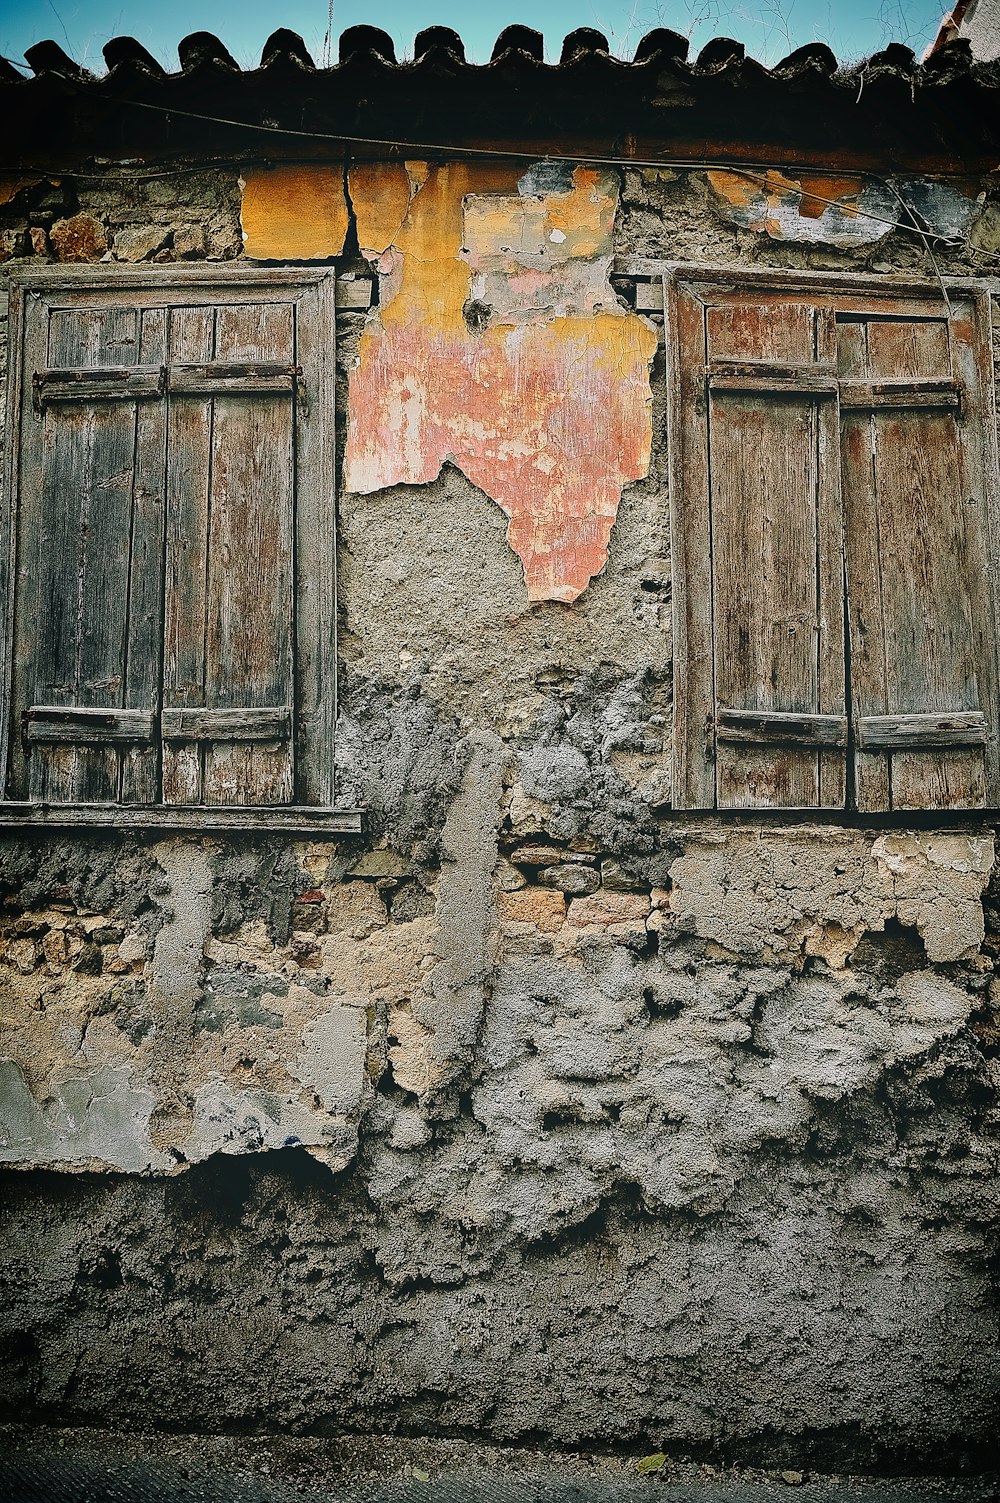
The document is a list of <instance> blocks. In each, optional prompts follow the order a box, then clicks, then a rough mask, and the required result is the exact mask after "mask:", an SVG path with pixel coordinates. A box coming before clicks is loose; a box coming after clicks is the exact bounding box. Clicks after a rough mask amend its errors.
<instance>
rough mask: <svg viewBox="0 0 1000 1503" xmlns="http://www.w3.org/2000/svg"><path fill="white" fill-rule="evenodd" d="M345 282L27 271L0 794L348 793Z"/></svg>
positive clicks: (17, 297) (193, 799)
mask: <svg viewBox="0 0 1000 1503" xmlns="http://www.w3.org/2000/svg"><path fill="white" fill-rule="evenodd" d="M333 288H334V284H333V280H332V277H331V276H330V275H329V273H327V272H316V271H312V270H310V271H297V270H285V269H282V270H276V271H256V272H255V271H252V270H245V269H240V270H238V271H233V270H228V271H219V270H218V269H214V268H209V269H206V268H197V269H184V270H178V269H177V268H171V269H170V273H169V275H165V274H164V273H163V272H161V271H160V269H159V268H157V269H155V270H150V271H142V272H127V273H126V272H123V271H122V270H119V269H115V270H114V271H112V270H111V269H109V270H108V272H107V274H106V275H98V274H95V272H94V271H93V270H92V269H87V270H86V272H85V274H81V275H79V276H75V277H74V276H72V275H69V276H67V275H66V274H65V273H64V272H63V273H59V274H57V275H49V276H45V275H42V274H35V275H34V276H29V277H25V278H22V279H21V280H20V281H19V282H18V283H17V285H16V286H15V290H14V294H13V298H12V309H11V311H12V320H11V322H12V331H13V340H12V354H13V360H12V375H13V381H12V387H13V389H12V391H11V400H10V405H9V414H10V427H11V432H12V437H13V440H14V441H13V443H12V446H11V449H12V463H11V469H10V482H11V484H10V487H9V494H10V495H11V498H12V505H11V511H10V516H9V519H8V523H9V526H8V536H9V543H10V548H9V552H8V553H7V554H6V555H5V559H4V563H5V565H6V569H7V574H8V578H7V581H6V588H5V591H4V594H5V597H6V601H7V604H8V611H7V616H6V622H5V627H6V660H5V683H4V688H5V692H4V700H3V714H2V719H0V739H2V746H3V754H4V769H5V801H6V804H7V806H8V807H10V806H11V805H16V804H18V803H21V804H24V805H26V806H39V807H42V808H46V807H48V808H51V809H54V810H62V811H65V810H66V808H68V807H80V806H86V807H87V808H88V809H89V810H91V811H92V810H93V808H94V807H95V806H102V807H104V808H106V809H109V810H111V811H112V812H114V811H119V812H120V814H121V815H122V816H124V815H125V814H126V812H127V811H129V810H133V811H134V810H135V809H136V808H149V807H152V806H156V807H158V808H160V809H161V810H163V811H167V812H169V811H170V810H174V811H176V812H177V813H178V815H180V814H184V813H189V811H191V810H194V809H198V810H201V811H203V812H204V820H203V822H205V823H225V818H224V814H225V811H227V810H246V809H249V808H253V809H257V810H263V811H267V810H269V809H273V810H274V811H279V810H280V809H281V808H282V807H283V806H284V807H288V806H306V807H308V808H311V809H315V810H324V809H331V808H332V806H333V802H334V800H333V792H334V790H333V726H334V717H335V712H336V706H335V684H336V671H335V664H336V656H335V641H334V622H335V602H334V559H335V546H334V474H335V468H334V451H333V433H334V414H333V372H334V339H335V333H334V331H335V316H334V295H333ZM125 822H127V820H125ZM235 822H236V823H239V822H240V820H239V819H237V820H236V821H235Z"/></svg>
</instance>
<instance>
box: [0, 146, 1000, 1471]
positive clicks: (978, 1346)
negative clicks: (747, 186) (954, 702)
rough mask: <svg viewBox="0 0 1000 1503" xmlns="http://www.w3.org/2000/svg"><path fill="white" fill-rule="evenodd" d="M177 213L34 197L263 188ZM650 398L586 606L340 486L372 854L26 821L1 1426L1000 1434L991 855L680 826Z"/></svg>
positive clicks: (689, 213)
mask: <svg viewBox="0 0 1000 1503" xmlns="http://www.w3.org/2000/svg"><path fill="white" fill-rule="evenodd" d="M181 184H182V186H180V187H179V186H178V184H177V182H173V183H171V184H164V183H163V182H162V181H159V182H156V183H150V184H149V185H148V187H147V188H146V189H144V190H141V191H140V190H139V189H135V188H132V189H129V190H127V191H126V190H124V189H123V190H122V194H121V197H120V198H119V199H116V198H115V196H114V193H113V192H111V191H110V190H107V189H106V190H105V191H104V193H103V195H102V196H100V197H95V196H94V195H93V194H91V195H90V196H89V197H87V195H82V196H81V197H80V199H79V201H75V200H74V201H72V202H70V201H68V200H65V199H64V200H62V201H60V202H59V203H55V202H54V201H53V203H52V205H51V207H50V209H49V210H41V209H40V210H39V213H40V214H42V213H45V212H47V213H49V215H50V218H51V217H55V216H57V215H59V214H63V215H65V214H66V213H70V212H73V211H74V210H76V209H84V210H86V211H88V212H100V213H101V214H102V215H104V216H105V218H106V219H107V220H108V223H109V225H110V226H111V228H112V230H113V229H114V228H115V226H116V225H118V226H120V227H130V228H131V229H135V228H136V226H138V227H139V228H141V225H142V222H143V221H144V217H145V219H148V220H150V221H152V222H154V223H157V224H163V225H166V229H167V230H169V228H170V225H171V224H172V223H174V222H176V223H177V224H179V225H182V226H189V225H190V224H192V223H198V224H202V225H203V226H204V227H205V232H204V243H205V245H206V246H207V247H208V248H209V253H210V254H215V255H231V254H234V253H235V252H236V251H237V249H238V239H234V238H233V237H234V236H238V224H236V223H235V221H234V219H233V215H234V212H235V210H234V204H233V194H232V190H231V188H230V187H228V186H226V184H225V183H223V182H222V181H221V180H220V179H219V178H217V177H214V176H213V175H212V174H207V173H206V174H204V175H199V176H197V177H194V178H191V179H182V180H181ZM60 191H61V192H63V193H64V194H69V193H70V192H71V189H69V188H64V189H62V190H60ZM46 192H47V193H48V194H49V196H50V198H53V200H54V198H56V197H58V193H57V192H56V190H55V189H52V188H47V189H46ZM143 192H144V193H146V195H147V196H148V198H149V203H148V204H147V203H144V202H143V200H142V194H143ZM165 195H166V197H165ZM180 195H184V196H183V197H181V196H180ZM85 199H86V201H85ZM154 199H155V202H154ZM997 204H998V200H997V199H996V197H995V196H994V197H993V198H992V199H991V198H987V199H986V200H985V201H984V202H983V203H982V204H979V205H978V206H977V209H976V214H977V215H978V218H977V219H976V225H977V226H978V227H979V228H978V229H977V228H976V227H974V228H973V230H972V231H971V235H972V248H973V249H975V246H976V245H977V244H979V245H981V246H984V247H985V248H987V249H988V248H989V246H990V245H991V244H992V241H991V240H990V236H992V235H994V234H995V231H996V225H997V223H1000V217H998V216H1000V209H998V207H997ZM116 216H117V217H116ZM991 216H992V217H991ZM227 227H228V229H227ZM616 233H617V236H618V240H619V248H620V249H621V250H622V251H623V252H635V253H638V254H643V255H651V256H656V255H670V256H671V257H674V258H677V257H680V258H685V257H686V258H688V259H691V260H697V261H706V260H707V261H712V262H716V263H718V262H724V263H730V264H733V265H735V266H738V265H748V264H753V263H758V264H772V265H782V266H801V267H803V268H813V269H815V268H823V267H828V268H835V269H839V270H851V269H855V270H861V269H866V270H869V271H870V270H874V271H876V272H878V273H884V274H885V275H887V276H891V275H892V274H893V273H895V272H906V273H912V272H913V271H914V270H915V269H919V270H920V271H922V272H923V271H926V270H927V267H926V262H925V260H924V259H923V258H924V251H923V248H922V246H921V244H920V243H919V242H917V241H915V240H913V239H907V238H906V237H905V236H903V235H901V234H894V235H889V236H888V237H887V238H884V239H883V240H882V241H880V243H879V244H877V245H865V246H861V247H857V246H854V247H851V248H844V247H837V246H833V245H829V244H822V243H820V244H815V243H811V244H809V245H799V244H794V243H778V242H775V241H771V240H768V239H767V238H766V237H763V236H761V235H760V234H758V233H757V232H755V231H752V230H750V229H747V228H745V227H743V226H741V225H740V224H738V223H733V222H732V221H731V219H730V218H728V217H727V214H726V213H725V212H723V210H722V208H721V207H720V206H719V204H718V203H717V202H716V200H715V198H714V196H713V194H712V193H711V192H710V191H709V190H708V188H707V186H706V185H705V183H704V182H703V181H702V179H701V178H700V176H699V175H698V174H690V175H688V174H679V173H675V172H662V171H661V172H655V173H642V172H639V171H629V172H628V173H626V174H625V181H624V184H623V197H622V202H621V207H620V210H619V219H618V224H617V230H616ZM227 234H228V238H227ZM165 235H166V231H165ZM977 235H978V236H979V240H978V242H977V240H976V236H977ZM179 243H180V242H178V244H179ZM998 243H1000V242H998ZM212 247H215V249H214V250H212ZM994 248H995V247H994ZM939 260H940V261H941V264H942V267H943V269H944V270H946V271H953V272H961V273H966V274H976V273H977V272H978V271H979V270H980V267H979V263H978V262H977V261H976V259H975V257H974V256H973V255H972V253H971V250H970V252H969V253H968V254H966V253H964V252H963V253H959V252H948V253H945V252H944V251H942V252H941V254H940V257H939ZM362 317H363V316H362V315H358V314H345V315H344V316H343V318H342V320H341V323H342V337H341V346H340V351H339V358H340V361H341V364H342V367H343V368H344V369H345V370H346V369H347V368H348V367H349V364H350V361H351V359H352V358H353V357H352V341H353V340H354V338H355V337H356V335H357V332H358V330H359V327H360V324H361V321H362ZM652 381H653V392H654V404H655V405H654V434H655V438H654V451H653V463H652V468H651V472H650V476H649V478H648V479H647V480H644V481H641V482H639V483H637V484H635V485H633V486H632V487H630V488H629V489H628V490H627V491H626V493H625V495H624V497H623V499H622V504H621V508H620V511H619V514H618V521H617V524H616V527H615V530H614V533H613V535H612V543H611V554H610V559H609V563H608V566H607V568H606V569H605V570H604V572H603V573H602V574H601V575H600V576H599V577H597V578H596V579H595V580H594V582H593V583H592V585H591V586H590V587H589V588H588V589H587V590H586V592H585V593H584V594H583V595H582V596H581V597H580V599H579V600H578V601H577V602H576V603H575V604H574V605H573V606H564V605H556V604H546V605H538V606H535V607H533V608H530V609H529V608H528V605H527V600H526V594H525V588H524V579H523V574H522V571H521V566H520V563H519V561H518V559H517V558H516V557H515V555H514V554H513V553H512V552H511V551H510V549H509V548H508V546H507V544H506V541H505V527H506V523H505V519H504V517H503V515H502V514H501V513H500V511H499V509H498V508H497V507H496V506H495V505H494V504H493V503H492V502H491V501H490V500H489V499H488V498H487V497H485V496H484V495H482V494H481V493H479V492H477V491H476V489H475V488H474V487H473V486H472V485H471V484H470V483H469V482H468V481H467V480H466V479H465V478H464V477H463V476H462V475H461V474H460V473H459V472H458V471H457V470H456V469H454V468H453V467H452V466H446V467H445V469H444V471H443V472H442V474H441V475H440V477H439V478H438V479H437V480H435V481H434V482H433V483H432V484H430V485H427V486H423V487H412V488H399V489H395V490H392V491H386V492H382V493H378V494H375V495H370V496H364V497H361V496H352V495H347V494H345V495H343V496H342V497H341V501H340V534H339V548H338V567H339V600H340V631H339V652H340V657H341V723H340V727H339V737H338V753H337V755H338V776H339V788H340V796H341V798H342V799H343V801H344V802H345V803H351V802H354V801H355V800H357V801H358V802H361V803H363V804H364V806H365V807H366V811H367V813H366V826H365V833H364V835H363V836H362V837H359V838H355V837H340V838H338V839H336V840H332V839H331V840H321V839H317V840H314V841H311V842H307V841H291V840H281V839H269V838H265V837H244V838H242V839H238V838H235V837H233V838H229V839H222V838H208V837H205V838H200V839H192V838H183V839H182V838H177V839H169V838H157V839H156V840H155V841H152V840H150V841H146V840H142V839H133V838H124V837H118V836H114V835H103V836H100V837H93V838H91V839H88V838H86V837H85V836H75V837H73V838H66V837H64V836H63V835H58V836H57V835H55V834H54V833H53V834H50V835H46V834H45V833H38V834H34V835H31V836H25V835H22V836H19V837H16V836H13V835H10V836H4V837H3V838H2V840H0V899H2V908H0V924H2V943H3V945H4V955H3V961H2V970H0V999H2V1012H0V1058H2V1063H0V1070H2V1072H3V1073H2V1077H0V1079H2V1084H0V1114H2V1116H3V1122H4V1134H5V1136H4V1139H3V1144H4V1146H3V1149H2V1153H3V1158H4V1160H5V1162H6V1165H7V1167H6V1168H5V1169H4V1171H3V1195H2V1200H0V1221H2V1227H3V1230H2V1235H0V1268H2V1278H3V1298H2V1301H0V1326H2V1331H3V1335H2V1343H3V1344H2V1347H0V1351H2V1368H3V1371H4V1373H5V1379H4V1383H3V1403H4V1405H5V1406H6V1408H5V1412H6V1413H7V1414H9V1415H10V1416H17V1417H19V1418H28V1419H36V1420H43V1421H46V1422H58V1423H79V1424H85V1425H89V1424H100V1423H104V1424H107V1423H109V1422H113V1423H120V1424H125V1425H146V1426H155V1425H158V1424H161V1423H169V1424H170V1425H171V1426H179V1427H187V1428H190V1429H204V1428H222V1429H226V1428H231V1427H250V1426H258V1427H260V1426H263V1427H268V1428H271V1427H273V1428H280V1429H283V1430H285V1431H291V1432H304V1431H311V1432H317V1433H329V1434H333V1433H337V1432H341V1431H345V1430H347V1431H350V1430H367V1431H385V1430H395V1431H400V1432H403V1433H409V1434H414V1433H425V1434H432V1435H439V1436H448V1435H451V1436H467V1437H473V1436H476V1437H485V1438H488V1439H491V1440H494V1441H500V1442H512V1441H522V1442H523V1441H530V1440H533V1439H537V1440H539V1441H541V1442H543V1443H546V1444H547V1443H550V1442H552V1443H555V1444H558V1445H580V1444H583V1443H591V1442H592V1443H594V1444H596V1445H600V1446H610V1447H615V1446H626V1445H627V1446H634V1445H635V1444H637V1442H639V1441H641V1442H642V1444H643V1446H645V1447H646V1448H647V1449H649V1450H654V1449H658V1448H663V1449H665V1450H668V1451H675V1450H676V1451H678V1452H685V1453H687V1454H691V1455H694V1456H705V1457H708V1456H713V1457H720V1456H721V1457H725V1456H730V1457H731V1456H739V1457H741V1458H743V1459H749V1458H756V1459H762V1460H764V1461H767V1462H769V1463H770V1462H771V1461H776V1462H783V1463H789V1464H797V1463H798V1464H802V1463H809V1462H810V1461H816V1462H817V1464H819V1463H822V1464H824V1465H827V1466H829V1465H839V1464H841V1463H843V1464H844V1465H845V1466H847V1465H854V1466H864V1465H869V1464H875V1463H877V1462H879V1461H884V1460H886V1459H887V1458H888V1459H896V1460H898V1459H899V1458H905V1459H907V1461H909V1462H912V1463H913V1464H914V1465H917V1466H919V1467H923V1468H927V1469H930V1470H934V1469H937V1468H947V1467H953V1466H961V1465H964V1464H966V1463H968V1464H974V1463H975V1462H976V1460H977V1458H978V1459H979V1460H982V1458H983V1457H984V1456H986V1455H987V1454H988V1453H989V1450H990V1447H991V1446H992V1444H993V1441H994V1437H995V1423H996V1413H997V1390H998V1386H1000V1379H998V1376H997V1374H998V1363H997V1359H998V1355H1000V1350H998V1348H1000V1342H998V1332H997V1319H996V1315H997V1308H996V1294H995V1267H996V1265H995V1257H996V1230H997V1223H998V1209H1000V1206H998V1193H997V1171H998V1167H1000V1165H998V1155H997V1144H996V1128H997V1120H998V1119H997V1053H998V1044H1000V1023H998V1012H1000V1007H998V1004H1000V991H998V983H997V981H996V980H995V977H994V968H995V964H996V959H997V956H998V954H1000V884H998V880H997V877H996V875H995V866H994V861H995V851H994V833H993V830H992V829H991V828H989V827H986V826H982V825H978V824H976V823H974V822H973V823H971V824H969V823H967V822H963V823H962V824H961V825H960V826H956V827H954V828H951V827H948V828H946V827H943V826H942V827H937V828H922V827H918V826H916V825H914V826H913V827H912V828H895V827H893V828H889V827H888V826H886V827H885V828H867V829H858V828H848V827H838V826H835V825H830V824H825V823H824V824H818V823H808V822H800V823H798V824H787V823H781V824H768V823H767V822H766V821H759V820H757V821H754V820H747V821H744V822H742V823H740V822H737V821H729V822H726V821H724V820H700V821H699V820H686V821H684V820H680V819H679V818H678V817H676V816H671V815H670V814H669V812H668V811H667V810H666V809H665V807H664V806H665V802H666V799H667V795H668V790H669V740H670V718H671V643H670V548H669V529H668V516H667V501H668V497H667V493H666V480H665V442H664V439H663V432H664V426H663V425H664V394H663V367H662V352H661V354H660V355H659V356H658V357H657V359H656V360H655V361H654V367H653V372H652ZM886 1496H888V1494H887V1495H886Z"/></svg>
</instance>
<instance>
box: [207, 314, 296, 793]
mask: <svg viewBox="0 0 1000 1503" xmlns="http://www.w3.org/2000/svg"><path fill="white" fill-rule="evenodd" d="M294 318H295V313H294V309H293V308H291V307H289V306H288V305H287V304H283V303H273V304H272V303H266V302H262V303H259V304H257V305H255V306H249V307H247V306H244V307H239V306H238V307H226V306H223V307H220V308H218V309H217V310H216V327H215V358H216V360H218V361H221V362H251V361H253V362H257V361H259V362H268V363H277V362H282V363H284V365H285V366H286V368H287V367H288V366H289V365H292V364H293V363H294V354H295V324H294ZM214 408H215V417H214V426H213V431H212V464H211V477H212V479H211V489H210V495H209V529H208V553H207V570H206V572H207V602H206V604H207V610H206V618H205V705H206V707H207V708H209V709H218V708H223V707H241V708H249V709H254V708H257V707H258V706H260V707H269V706H274V705H287V706H288V707H289V710H290V707H291V704H292V697H293V692H294V690H293V670H292V660H293V654H294V648H293V630H294V627H293V621H294V616H293V567H294V561H293V548H294V543H293V537H294V534H293V527H294V515H293V514H294V478H295V477H294V428H293V425H294V421H295V412H294V406H293V404H292V401H291V387H290V384H289V387H288V389H287V400H286V401H284V402H279V401H274V400H269V399H265V400H257V399H256V398H255V397H252V396H248V395H244V394H243V393H237V392H233V393H231V394H228V395H225V396H223V395H219V396H217V397H216V398H215V401H214ZM289 719H290V714H289ZM292 752H293V747H292V742H291V739H290V738H289V739H286V741H285V743H284V744H283V745H282V746H278V747H274V746H270V745H263V744H259V743H253V742H250V743H243V742H230V741H227V740H223V739H220V740H219V742H218V743H217V744H209V745H207V746H206V749H205V762H204V785H203V794H202V802H203V803H206V804H216V803H218V804H243V803H257V804H262V803H265V804H266V803H276V804H280V803H288V802H290V801H291V799H292V797H293V792H294V769H293V757H292Z"/></svg>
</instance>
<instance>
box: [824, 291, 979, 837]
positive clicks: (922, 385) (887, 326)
mask: <svg viewBox="0 0 1000 1503" xmlns="http://www.w3.org/2000/svg"><path fill="white" fill-rule="evenodd" d="M978 321H979V320H978V319H977V310H976V308H975V305H974V303H971V304H970V302H969V301H968V300H967V299H962V298H961V297H959V298H957V300H956V304H955V306H954V309H953V316H952V317H951V318H949V316H948V310H947V309H946V308H945V307H944V306H943V304H942V301H941V299H940V297H937V298H934V299H932V300H930V302H929V304H924V305H923V306H921V305H915V304H914V303H913V302H912V301H910V302H905V301H904V302H901V304H900V306H899V308H898V309H893V308H892V307H891V306H890V307H888V308H881V309H879V310H878V311H872V312H867V311H853V310H852V311H847V312H839V313H838V315H837V357H838V370H839V372H840V375H841V378H842V379H841V384H840V405H841V422H842V431H843V488H844V504H845V508H846V513H847V601H848V610H849V622H850V680H851V702H852V704H851V709H852V722H853V747H854V778H855V797H856V806H857V808H858V809H860V810H880V809H951V808H981V807H984V806H985V805H986V804H993V805H995V804H996V803H997V802H998V793H997V771H998V768H997V704H996V686H997V666H996V618H995V615H994V612H993V603H992V600H991V592H990V589H989V578H990V556H989V544H988V533H987V516H986V514H987V477H986V474H985V471H984V463H983V427H984V422H985V421H986V418H987V412H986V406H985V404H984V401H983V394H982V390H981V385H982V383H981V382H980V379H979V372H978V370H977V363H976V338H975V335H976V324H977V322H978ZM987 330H988V324H986V326H985V328H984V329H983V330H982V331H981V332H982V334H983V335H984V336H985V334H986V332H987Z"/></svg>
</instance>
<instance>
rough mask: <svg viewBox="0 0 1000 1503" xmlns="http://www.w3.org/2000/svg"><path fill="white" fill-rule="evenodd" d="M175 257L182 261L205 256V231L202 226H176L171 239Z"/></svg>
mask: <svg viewBox="0 0 1000 1503" xmlns="http://www.w3.org/2000/svg"><path fill="white" fill-rule="evenodd" d="M170 243H171V245H172V247H173V251H174V255H175V256H179V257H180V258H181V260H188V259H197V258H199V257H201V256H203V255H204V254H205V229H204V226H203V225H200V224H177V225H174V229H173V233H172V235H171V237H170Z"/></svg>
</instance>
